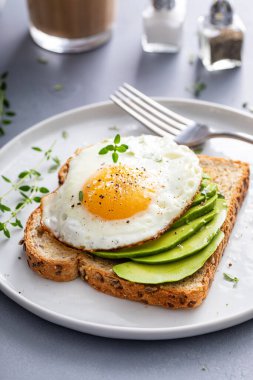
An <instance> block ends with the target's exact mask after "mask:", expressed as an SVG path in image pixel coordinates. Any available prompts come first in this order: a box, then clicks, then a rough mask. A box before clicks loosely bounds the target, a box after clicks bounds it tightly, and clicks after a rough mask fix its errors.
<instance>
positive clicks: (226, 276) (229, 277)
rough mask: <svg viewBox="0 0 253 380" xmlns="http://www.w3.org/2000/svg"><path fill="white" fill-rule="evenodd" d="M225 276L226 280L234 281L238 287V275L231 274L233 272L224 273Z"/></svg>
mask: <svg viewBox="0 0 253 380" xmlns="http://www.w3.org/2000/svg"><path fill="white" fill-rule="evenodd" d="M223 277H224V279H225V280H226V281H229V282H233V283H234V287H236V285H237V284H238V282H239V278H238V277H233V276H231V274H228V273H225V272H224V273H223Z"/></svg>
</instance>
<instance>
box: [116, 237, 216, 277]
mask: <svg viewBox="0 0 253 380" xmlns="http://www.w3.org/2000/svg"><path fill="white" fill-rule="evenodd" d="M223 237H224V234H223V232H221V231H219V232H218V233H217V235H216V236H215V237H214V239H213V240H212V241H211V242H210V244H208V245H207V247H205V248H204V249H202V250H201V251H200V252H198V253H196V254H195V255H192V256H189V257H187V258H185V259H182V260H178V261H175V262H172V263H168V264H154V265H149V264H141V263H136V262H132V261H129V262H125V263H122V264H117V265H115V266H114V267H113V271H114V272H115V273H116V274H117V275H118V276H119V277H120V278H123V279H125V280H128V281H131V282H136V283H141V284H161V283H165V282H175V281H180V280H182V279H183V278H185V277H188V276H190V275H192V274H193V273H195V272H196V271H197V270H198V269H200V268H201V267H202V266H203V265H204V264H205V262H206V260H207V259H208V258H209V257H210V256H211V255H212V254H213V253H214V252H215V250H216V248H217V247H218V245H219V244H220V242H221V241H222V239H223Z"/></svg>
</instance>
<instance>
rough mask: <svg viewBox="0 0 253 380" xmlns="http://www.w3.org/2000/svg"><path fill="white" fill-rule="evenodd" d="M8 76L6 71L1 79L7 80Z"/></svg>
mask: <svg viewBox="0 0 253 380" xmlns="http://www.w3.org/2000/svg"><path fill="white" fill-rule="evenodd" d="M8 75H9V73H8V71H5V72H4V73H2V74H1V79H6V78H7V76H8Z"/></svg>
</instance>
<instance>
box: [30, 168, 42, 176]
mask: <svg viewBox="0 0 253 380" xmlns="http://www.w3.org/2000/svg"><path fill="white" fill-rule="evenodd" d="M30 173H31V174H32V175H33V176H35V177H40V176H41V174H40V173H39V172H38V171H37V170H35V169H31V170H30Z"/></svg>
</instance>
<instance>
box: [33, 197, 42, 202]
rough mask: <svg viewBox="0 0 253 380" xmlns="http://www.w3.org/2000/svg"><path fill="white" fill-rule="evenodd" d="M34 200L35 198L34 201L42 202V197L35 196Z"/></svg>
mask: <svg viewBox="0 0 253 380" xmlns="http://www.w3.org/2000/svg"><path fill="white" fill-rule="evenodd" d="M33 200H34V202H36V203H40V201H41V197H34V198H33Z"/></svg>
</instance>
